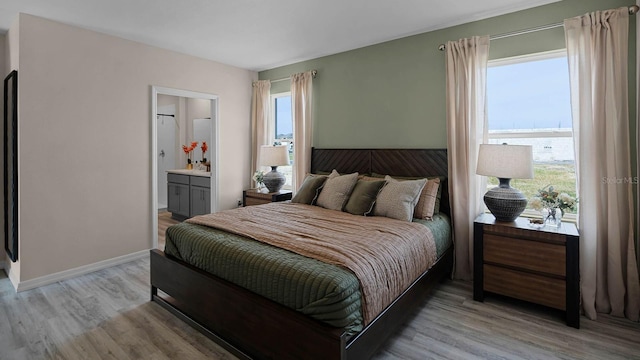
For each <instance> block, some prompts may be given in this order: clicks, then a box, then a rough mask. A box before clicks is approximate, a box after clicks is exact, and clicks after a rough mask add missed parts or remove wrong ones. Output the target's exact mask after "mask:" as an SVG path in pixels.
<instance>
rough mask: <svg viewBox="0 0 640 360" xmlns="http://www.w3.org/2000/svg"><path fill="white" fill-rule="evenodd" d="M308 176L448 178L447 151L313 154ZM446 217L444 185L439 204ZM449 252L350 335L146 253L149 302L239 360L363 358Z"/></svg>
mask: <svg viewBox="0 0 640 360" xmlns="http://www.w3.org/2000/svg"><path fill="white" fill-rule="evenodd" d="M311 164H312V165H311V172H314V173H317V172H321V171H331V170H332V169H336V170H338V171H339V172H341V173H351V172H355V171H358V172H359V173H361V174H372V173H379V174H390V175H396V176H441V175H444V176H446V175H447V152H446V150H445V149H313V151H312V161H311ZM441 209H442V211H443V212H445V213H447V214H450V211H449V201H448V192H447V187H446V181H445V183H444V186H443V194H442V201H441ZM452 265H453V247H450V248H449V249H448V250H447V251H446V253H445V254H444V255H443V256H441V257H440V259H438V261H437V262H436V263H435V264H434V265H433V266H432V268H431V269H429V270H428V271H426V272H424V273H423V274H422V275H421V276H420V277H419V278H418V279H416V280H415V281H414V282H413V284H412V285H411V286H410V287H409V288H407V290H405V292H404V293H402V295H400V296H399V297H398V298H397V299H396V300H395V301H394V302H393V303H392V304H391V305H389V306H388V307H387V308H386V309H385V310H384V311H383V312H382V313H381V314H379V315H378V316H377V317H376V318H375V319H374V320H373V321H372V322H371V323H370V324H369V325H368V326H366V327H365V328H364V330H362V331H361V332H359V333H358V334H356V335H353V336H348V335H346V334H345V333H343V331H342V329H340V328H335V327H332V326H329V325H326V324H324V323H322V322H320V321H317V320H314V319H312V318H310V317H308V316H305V315H303V314H302V313H299V312H297V311H295V310H292V309H289V308H287V307H285V306H282V305H280V304H277V303H275V302H273V301H271V300H268V299H266V298H264V297H262V296H259V295H257V294H255V293H252V292H250V291H248V290H245V289H243V288H241V287H239V286H237V285H234V284H232V283H230V282H228V281H225V280H223V279H221V278H218V277H216V276H214V275H211V274H209V273H207V272H204V271H202V270H200V269H198V268H196V267H194V266H191V265H189V264H187V263H185V262H182V261H180V260H177V259H175V258H172V257H169V256H166V255H165V254H164V252H162V251H160V250H157V249H156V250H151V300H152V301H154V302H156V303H158V304H160V305H161V306H163V307H164V308H166V309H167V310H169V311H170V312H172V313H173V314H175V315H176V316H178V317H179V318H181V319H182V320H184V321H185V322H187V323H188V324H190V325H191V326H193V327H195V328H196V329H198V330H199V331H201V332H202V333H204V334H205V335H207V336H208V337H210V338H211V339H213V340H214V341H216V342H217V343H218V344H220V345H221V346H223V347H224V348H225V349H227V350H229V351H230V352H231V353H233V354H234V355H235V356H238V357H239V358H243V359H251V358H258V359H302V358H304V359H312V358H313V359H350V360H351V359H368V358H370V357H371V356H373V354H375V352H376V351H377V349H378V348H379V346H380V345H382V344H383V343H384V341H385V340H386V339H387V338H388V337H389V336H390V335H391V334H393V332H394V331H395V330H396V329H397V328H398V327H399V326H400V325H402V323H404V321H405V320H406V318H407V316H408V315H410V314H411V311H412V309H414V308H415V307H416V306H418V305H420V304H421V303H422V302H423V301H424V299H425V298H426V297H427V295H428V294H429V292H430V290H431V289H432V288H433V287H434V286H435V285H436V284H437V283H438V282H439V281H440V280H442V279H445V278H447V277H448V276H449V274H450V273H451V269H452Z"/></svg>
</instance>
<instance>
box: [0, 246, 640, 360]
mask: <svg viewBox="0 0 640 360" xmlns="http://www.w3.org/2000/svg"><path fill="white" fill-rule="evenodd" d="M581 320H582V324H581V325H582V328H581V329H580V330H577V329H573V328H570V327H567V326H565V325H564V323H563V322H562V320H561V319H560V318H559V315H558V314H557V313H555V312H550V311H549V310H546V309H543V308H540V307H535V306H530V305H526V304H522V303H518V302H512V301H507V300H505V299H500V298H491V297H488V298H487V300H486V301H485V302H484V303H479V302H475V301H473V300H472V299H471V284H470V283H468V282H462V281H447V282H445V283H443V284H441V285H439V286H438V288H437V290H436V291H435V292H434V293H433V295H432V296H431V297H430V298H429V299H428V300H427V301H425V303H424V306H422V307H421V308H420V309H418V310H416V311H414V312H413V313H412V315H411V318H410V320H409V321H408V322H407V324H406V326H404V327H403V328H402V329H401V330H400V331H398V332H397V333H396V334H395V335H394V337H393V338H392V339H390V340H389V341H387V342H386V343H385V344H384V345H383V348H382V350H381V351H380V352H379V353H378V354H377V355H376V357H375V358H376V359H552V358H558V359H607V360H612V359H640V324H638V323H633V322H630V321H628V320H625V319H618V318H613V317H610V316H606V315H601V316H600V317H599V319H598V321H589V320H586V319H585V318H584V317H582V319H581ZM233 358H234V357H233V356H232V355H230V354H229V353H227V352H226V351H225V350H224V349H222V348H221V347H219V346H218V345H216V344H215V343H214V342H212V341H211V340H209V339H208V338H206V337H205V336H203V335H201V334H200V333H198V332H197V331H195V330H194V329H192V328H191V327H189V326H188V325H186V324H185V323H184V322H182V321H180V320H178V319H177V318H176V317H174V316H173V315H171V314H170V313H169V312H167V311H165V310H164V309H162V308H161V307H160V306H158V305H157V304H155V303H151V302H149V260H148V259H142V260H137V261H134V262H130V263H126V264H122V265H119V266H115V267H112V268H109V269H105V270H101V271H98V272H95V273H92V274H88V275H84V276H80V277H77V278H74V279H70V280H66V281H62V282H59V283H56V284H52V285H48V286H43V287H40V288H37V289H34V290H29V291H25V292H21V293H18V294H16V293H15V291H14V290H13V287H12V286H11V283H10V282H9V279H7V277H6V276H5V275H4V272H1V271H0V359H233Z"/></svg>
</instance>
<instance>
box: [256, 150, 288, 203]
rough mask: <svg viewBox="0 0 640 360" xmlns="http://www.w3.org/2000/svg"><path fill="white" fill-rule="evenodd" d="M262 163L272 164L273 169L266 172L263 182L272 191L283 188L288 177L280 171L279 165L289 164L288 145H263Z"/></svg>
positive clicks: (261, 152) (261, 151) (265, 164)
mask: <svg viewBox="0 0 640 360" xmlns="http://www.w3.org/2000/svg"><path fill="white" fill-rule="evenodd" d="M260 165H264V166H271V171H269V172H268V173H266V174H264V176H263V178H262V182H263V183H264V185H265V186H266V187H267V189H269V192H270V193H273V192H278V191H279V190H280V189H282V185H284V183H285V181H286V178H285V177H284V174H283V173H281V172H278V170H277V168H278V166H282V165H289V150H288V149H287V146H286V145H274V146H270V145H262V147H261V148H260Z"/></svg>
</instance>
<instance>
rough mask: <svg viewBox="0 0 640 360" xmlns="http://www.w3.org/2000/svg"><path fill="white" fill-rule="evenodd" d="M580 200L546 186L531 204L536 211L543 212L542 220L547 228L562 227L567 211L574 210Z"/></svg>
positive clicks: (539, 191)
mask: <svg viewBox="0 0 640 360" xmlns="http://www.w3.org/2000/svg"><path fill="white" fill-rule="evenodd" d="M577 202H578V199H576V198H574V197H572V196H571V195H569V194H567V193H559V192H558V191H556V189H555V188H554V187H553V186H551V185H548V186H545V187H544V188H542V189H540V190H538V195H536V196H534V197H533V198H532V199H531V200H530V201H529V204H530V205H531V207H532V208H533V209H535V210H538V211H540V212H542V220H543V221H544V224H545V226H549V227H556V228H557V227H560V226H561V225H562V217H563V216H564V211H565V209H569V210H574V209H575V206H576V203H577Z"/></svg>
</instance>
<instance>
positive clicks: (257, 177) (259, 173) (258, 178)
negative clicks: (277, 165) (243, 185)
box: [253, 171, 264, 190]
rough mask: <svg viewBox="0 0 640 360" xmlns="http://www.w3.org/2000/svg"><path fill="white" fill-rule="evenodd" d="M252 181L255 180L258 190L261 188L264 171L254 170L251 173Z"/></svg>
mask: <svg viewBox="0 0 640 360" xmlns="http://www.w3.org/2000/svg"><path fill="white" fill-rule="evenodd" d="M253 181H255V182H256V186H257V187H258V190H260V189H262V187H263V186H264V173H263V172H262V171H256V172H255V173H254V174H253Z"/></svg>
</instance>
